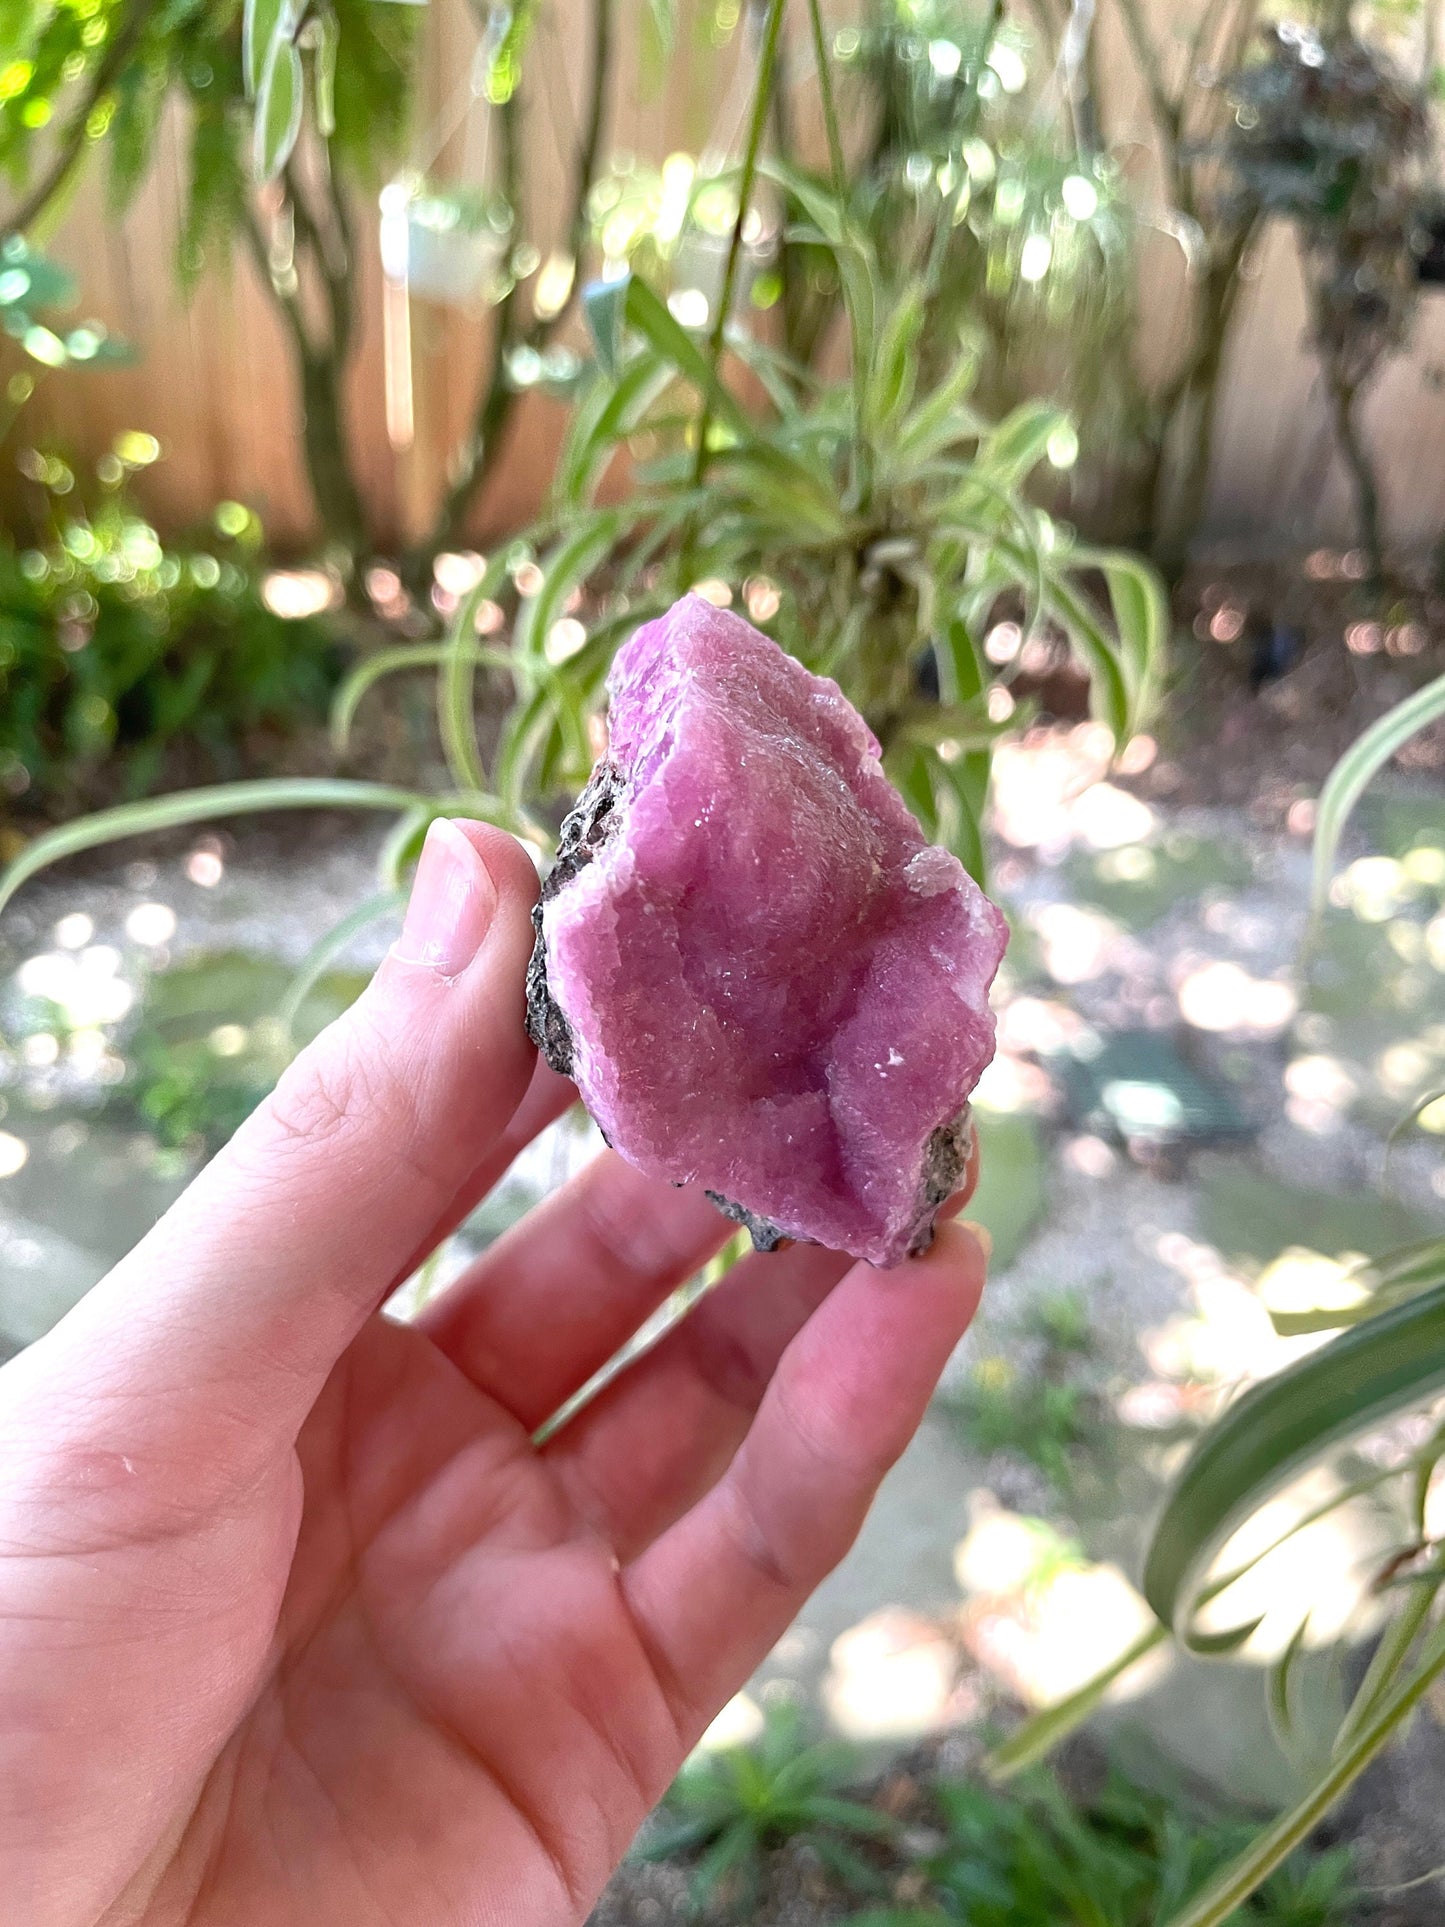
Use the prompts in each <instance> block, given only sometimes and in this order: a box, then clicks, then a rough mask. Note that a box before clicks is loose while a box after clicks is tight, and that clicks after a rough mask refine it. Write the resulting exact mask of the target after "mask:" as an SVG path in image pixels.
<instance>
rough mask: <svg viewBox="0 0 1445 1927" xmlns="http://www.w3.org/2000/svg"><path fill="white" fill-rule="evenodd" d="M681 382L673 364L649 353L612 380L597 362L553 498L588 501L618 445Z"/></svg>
mask: <svg viewBox="0 0 1445 1927" xmlns="http://www.w3.org/2000/svg"><path fill="white" fill-rule="evenodd" d="M676 379H677V376H676V373H675V371H674V369H673V368H672V366H671V364H670V363H668V362H665V361H663V360H662V359H661V358H660V357H659V356H657V355H655V354H653V353H652V352H651V351H650V350H643V351H642V352H641V353H639V354H637V355H634V356H633V358H632V360H631V361H629V362H628V364H627V366H626V367H625V368H622V369H620V370H619V371H617V373H616V374H615V376H609V375H608V374H607V373H606V372H604V370H603V369H602V366H601V364H600V362H599V365H598V370H597V374H596V376H595V378H594V379H593V381H592V383H591V384H590V386H589V387H588V388H587V390H586V391H585V393H584V394H583V396H582V399H581V400H580V402H579V403H578V405H577V407H576V408H575V410H574V411H573V415H572V421H571V424H570V426H569V428H568V431H567V439H566V441H565V442H564V443H563V446H562V452H561V454H560V455H559V456H558V458H557V467H556V471H555V473H554V475H553V478H552V494H553V497H554V499H555V500H556V501H557V502H558V503H562V504H567V505H572V504H576V503H581V502H584V501H587V500H588V499H590V497H591V494H592V491H593V490H594V489H595V488H596V486H597V484H598V483H599V482H600V481H601V479H602V475H603V472H604V471H605V469H606V467H607V464H608V462H609V461H610V460H611V459H612V456H613V455H614V454H615V453H616V451H617V448H618V446H619V445H620V444H621V443H622V442H624V441H625V440H626V439H627V437H628V436H629V435H630V434H631V433H632V432H633V431H634V430H635V429H636V427H637V426H638V425H639V423H640V422H641V421H642V420H643V419H644V417H645V416H646V414H647V412H648V410H649V409H650V408H651V407H652V406H653V404H654V403H655V402H657V401H658V400H660V399H661V397H662V395H663V394H664V393H665V391H666V390H667V389H668V388H669V387H670V386H671V385H672V383H673V382H674V381H675V380H676Z"/></svg>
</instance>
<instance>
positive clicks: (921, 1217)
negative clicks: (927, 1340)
mask: <svg viewBox="0 0 1445 1927" xmlns="http://www.w3.org/2000/svg"><path fill="white" fill-rule="evenodd" d="M626 787H627V779H626V778H625V777H624V776H623V774H622V771H621V770H620V769H618V767H617V765H616V764H615V763H612V762H609V761H607V760H606V759H605V758H604V759H603V760H602V761H601V762H599V763H598V764H597V765H596V767H595V768H594V769H593V771H592V774H591V776H589V777H588V779H587V787H586V788H585V789H584V790H583V792H582V794H581V795H580V796H579V797H578V799H577V801H576V803H575V804H574V805H573V807H572V809H571V810H569V811H568V813H567V815H566V816H565V817H564V818H563V821H562V828H561V831H560V833H559V835H558V838H557V855H556V859H555V861H554V862H553V864H552V868H551V869H550V870H549V871H548V872H547V876H546V878H545V880H544V882H543V884H542V891H541V895H540V896H539V897H538V899H537V901H536V903H535V904H534V905H533V906H532V928H533V930H534V931H535V932H536V936H535V938H534V940H533V943H532V955H531V958H530V960H529V961H528V964H527V1035H528V1036H529V1037H530V1038H531V1040H532V1042H533V1043H534V1044H535V1045H536V1046H537V1049H538V1050H539V1051H540V1052H541V1053H542V1056H543V1057H544V1058H545V1060H546V1061H547V1063H548V1064H549V1065H550V1066H551V1068H552V1069H553V1070H554V1071H557V1072H558V1073H559V1074H560V1075H561V1076H563V1077H570V1076H571V1075H572V1066H573V1063H574V1061H575V1057H576V1045H575V1043H574V1041H573V1037H572V1026H571V1025H570V1024H569V1023H568V1022H567V1019H566V1016H565V1015H564V1014H563V1011H562V1007H561V1005H560V1004H559V1003H558V1002H557V1000H556V999H555V998H554V997H553V995H552V991H551V987H550V986H549V984H548V982H547V944H546V939H545V938H544V936H543V934H542V913H543V911H544V910H545V908H546V906H547V905H548V904H549V903H550V902H551V901H552V899H553V897H555V896H557V895H558V894H559V893H560V892H561V891H562V890H565V889H566V887H567V885H568V884H569V883H571V882H572V880H573V878H574V877H576V876H579V875H580V874H581V872H582V871H583V870H585V869H586V868H587V866H588V864H589V863H591V862H592V860H593V858H594V857H596V856H597V855H599V854H600V852H601V851H603V850H605V849H606V847H607V845H608V843H609V842H610V841H611V840H612V838H613V837H614V836H615V835H616V833H617V831H618V829H619V828H620V819H619V816H618V814H617V803H618V801H619V799H620V798H621V796H622V794H623V791H624V790H625V789H626ZM604 1136H605V1133H604ZM972 1142H973V1118H972V1113H971V1110H970V1107H969V1106H968V1105H967V1104H965V1105H964V1107H963V1109H962V1110H961V1111H960V1112H959V1114H958V1116H957V1117H956V1118H954V1119H953V1121H952V1123H949V1124H940V1125H939V1127H938V1129H937V1130H936V1131H934V1132H933V1134H932V1136H931V1137H930V1138H929V1140H928V1143H927V1146H926V1147H925V1149H924V1153H923V1180H922V1183H921V1184H920V1186H919V1190H918V1204H917V1208H916V1209H915V1211H914V1216H913V1227H914V1228H913V1235H912V1237H911V1238H910V1239H909V1241H908V1255H909V1257H910V1258H916V1257H918V1256H919V1255H920V1254H921V1253H923V1252H925V1251H927V1249H928V1247H929V1246H930V1245H931V1244H932V1243H933V1227H934V1220H935V1219H936V1218H937V1216H938V1208H939V1206H940V1205H941V1204H942V1203H943V1202H944V1200H945V1199H946V1198H949V1197H951V1196H952V1195H953V1193H954V1191H955V1190H956V1189H957V1187H958V1181H959V1179H960V1178H961V1177H962V1176H963V1173H964V1170H965V1168H966V1166H967V1164H968V1156H969V1149H970V1146H971V1145H972ZM707 1196H708V1197H709V1198H710V1199H711V1200H712V1202H713V1203H714V1204H715V1205H716V1206H717V1208H718V1210H719V1211H721V1212H722V1214H723V1216H724V1217H725V1218H730V1219H731V1220H732V1221H733V1223H734V1224H740V1225H742V1226H743V1227H744V1229H745V1230H746V1231H747V1233H748V1236H749V1237H750V1238H751V1239H752V1241H753V1249H754V1250H755V1251H776V1250H778V1249H779V1247H780V1246H782V1245H786V1244H791V1243H793V1242H804V1243H811V1242H813V1241H812V1240H795V1238H794V1234H793V1233H791V1232H787V1231H784V1230H783V1228H782V1226H781V1225H777V1224H774V1223H773V1221H772V1219H771V1218H765V1217H762V1216H761V1215H760V1214H759V1213H758V1212H756V1211H749V1210H748V1208H747V1206H746V1205H744V1204H734V1202H733V1201H732V1199H731V1198H725V1197H724V1196H723V1195H722V1193H721V1192H720V1191H709V1192H708V1193H707Z"/></svg>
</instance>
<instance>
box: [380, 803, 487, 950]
mask: <svg viewBox="0 0 1445 1927" xmlns="http://www.w3.org/2000/svg"><path fill="white" fill-rule="evenodd" d="M496 907H497V886H496V885H495V884H494V883H493V882H492V878H491V872H490V871H489V870H488V869H487V866H486V864H485V863H484V862H483V861H482V858H481V854H480V852H479V851H478V850H477V849H476V848H475V847H474V846H473V844H472V843H471V842H470V841H469V840H468V838H467V836H466V834H465V833H464V831H462V830H461V829H460V828H459V827H458V825H457V824H456V823H453V822H452V821H451V820H450V819H449V818H447V817H444V816H439V817H438V818H437V819H436V821H435V822H434V823H433V824H432V826H431V828H430V829H429V830H428V831H427V833H426V841H425V843H423V845H422V849H421V859H420V861H419V862H418V864H417V866H416V879H415V881H414V882H413V884H412V886H411V901H410V902H409V903H408V904H407V906H406V921H405V923H403V925H402V929H401V935H400V936H399V937H398V938H397V940H396V945H395V954H396V956H398V957H400V958H401V960H402V961H403V963H414V964H425V965H427V967H428V968H429V969H432V970H435V971H436V972H438V974H439V975H441V976H443V977H455V976H458V975H459V974H460V973H461V972H462V971H463V970H465V969H466V967H467V965H468V964H469V963H470V962H471V960H472V958H473V957H475V956H476V954H477V951H478V950H479V949H480V948H481V943H482V939H483V937H485V936H486V934H487V930H488V927H489V925H490V924H491V921H492V912H493V911H494V910H495V909H496Z"/></svg>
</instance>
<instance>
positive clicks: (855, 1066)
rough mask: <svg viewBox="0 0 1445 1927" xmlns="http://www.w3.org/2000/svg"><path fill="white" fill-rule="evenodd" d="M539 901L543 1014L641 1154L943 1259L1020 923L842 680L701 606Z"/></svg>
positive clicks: (667, 627) (654, 674)
mask: <svg viewBox="0 0 1445 1927" xmlns="http://www.w3.org/2000/svg"><path fill="white" fill-rule="evenodd" d="M608 689H609V692H610V696H611V708H610V712H609V731H610V742H609V747H608V751H607V753H606V755H605V756H604V757H603V758H602V759H601V760H600V761H599V762H598V764H597V766H596V768H595V769H594V771H593V773H592V777H591V780H590V781H589V783H588V785H587V788H586V789H585V790H584V792H583V794H582V796H581V798H580V799H579V801H578V803H577V806H576V808H575V809H574V810H573V811H572V813H571V815H570V816H568V818H567V820H566V822H565V823H564V824H563V826H562V836H561V843H560V847H559V850H558V856H557V862H556V864H555V866H554V868H553V870H552V872H551V874H550V876H549V877H548V879H547V882H546V884H545V885H544V887H543V891H542V900H541V902H540V903H539V904H538V906H537V911H536V924H537V942H536V948H535V950H534V953H533V957H532V965H531V969H530V971H529V974H528V984H527V990H528V1019H527V1021H528V1028H529V1030H530V1031H531V1034H532V1036H533V1038H534V1039H535V1041H536V1043H537V1044H538V1046H539V1047H540V1049H541V1050H542V1052H543V1053H544V1055H545V1056H546V1058H547V1060H548V1062H549V1063H551V1064H552V1065H553V1067H554V1068H555V1069H557V1070H559V1071H562V1072H564V1073H565V1074H567V1075H568V1076H571V1077H572V1078H574V1079H575V1080H576V1083H577V1087H578V1089H579V1091H580V1092H581V1094H582V1097H583V1100H584V1102H585V1103H586V1105H587V1108H588V1110H589V1111H591V1113H592V1115H593V1117H594V1118H595V1119H596V1121H597V1123H598V1125H599V1127H600V1128H601V1130H602V1132H603V1135H604V1136H605V1137H606V1138H607V1140H608V1142H609V1143H610V1144H612V1145H613V1146H614V1147H615V1149H616V1150H617V1151H619V1152H620V1153H621V1154H622V1156H623V1157H625V1158H627V1159H628V1160H629V1162H630V1163H632V1164H635V1165H636V1166H637V1167H638V1168H639V1169H640V1170H642V1171H646V1172H648V1173H650V1174H651V1175H653V1176H655V1177H659V1178H664V1179H667V1180H669V1181H670V1182H672V1183H674V1184H698V1185H702V1186H704V1187H705V1188H706V1189H707V1191H708V1192H709V1194H710V1195H711V1196H712V1197H713V1199H714V1201H715V1202H716V1203H717V1204H718V1205H719V1206H720V1208H721V1209H722V1210H723V1211H724V1212H726V1213H727V1214H728V1215H729V1216H730V1217H733V1218H735V1219H737V1220H738V1221H739V1222H741V1223H743V1224H746V1225H747V1227H748V1228H749V1230H750V1231H751V1232H752V1235H753V1240H754V1242H755V1244H757V1245H758V1246H759V1248H761V1249H768V1248H771V1247H772V1246H774V1245H776V1244H778V1243H780V1242H781V1241H782V1240H784V1239H788V1238H796V1239H807V1240H810V1241H812V1242H815V1243H818V1244H822V1245H829V1246H832V1247H833V1248H834V1249H836V1250H839V1251H845V1252H849V1253H851V1254H852V1255H853V1256H855V1257H859V1258H866V1259H868V1260H869V1261H870V1262H871V1263H873V1264H875V1265H893V1264H897V1263H898V1262H899V1261H900V1260H901V1259H903V1258H904V1257H906V1256H907V1255H908V1254H910V1253H913V1252H918V1251H922V1250H924V1249H925V1248H926V1247H927V1245H928V1243H929V1242H930V1240H931V1238H932V1236H933V1222H934V1218H935V1215H936V1213H937V1210H938V1207H939V1205H940V1204H941V1203H942V1201H943V1200H944V1198H946V1197H947V1196H948V1195H949V1193H950V1192H951V1191H952V1190H953V1189H954V1188H955V1187H956V1184H957V1181H958V1178H959V1176H960V1174H961V1172H962V1169H963V1165H964V1163H965V1161H966V1157H967V1147H968V1134H969V1130H970V1125H969V1121H968V1108H967V1107H968V1097H969V1093H970V1092H971V1091H972V1090H973V1087H974V1085H975V1084H976V1083H977V1081H978V1078H979V1075H980V1073H981V1072H982V1070H983V1069H984V1066H985V1065H986V1064H987V1063H988V1061H989V1059H990V1058H991V1057H992V1055H993V1048H994V1026H993V1018H992V1016H991V1014H990V1011H989V1008H988V989H989V985H990V983H991V982H992V981H993V976H994V973H995V971H996V970H997V969H998V965H999V961H1000V959H1001V957H1002V956H1003V951H1004V945H1005V943H1006V942H1007V931H1006V927H1005V924H1004V920H1003V918H1002V916H1001V915H1000V914H999V912H998V911H997V910H996V909H995V908H994V906H993V904H991V903H990V902H989V900H988V898H987V897H986V896H985V895H984V894H983V892H982V891H981V890H980V889H979V888H978V886H977V885H976V884H975V883H974V882H973V881H972V879H971V878H970V877H969V876H968V874H967V873H966V872H965V870H964V869H963V866H962V865H961V864H960V863H959V862H958V860H957V859H956V858H955V857H953V856H951V855H950V854H949V853H948V851H946V850H943V849H939V848H937V847H934V846H930V845H929V844H927V843H926V842H925V841H924V839H923V835H922V833H921V831H920V830H919V827H918V824H917V822H916V821H915V820H914V818H913V816H912V815H911V814H910V813H909V811H908V809H907V807H906V806H905V804H904V802H903V800H902V798H901V797H900V796H899V795H898V793H897V791H896V790H895V789H894V788H893V786H892V785H891V784H890V783H889V781H888V779H887V778H886V777H885V776H884V774H883V770H882V767H881V765H880V763H879V751H878V744H877V742H876V740H875V739H874V737H873V734H872V732H871V731H870V730H869V728H868V726H867V724H866V723H865V722H864V721H863V718H862V717H861V716H860V715H859V714H858V712H857V711H856V710H855V709H854V708H853V706H852V705H851V703H849V702H848V701H847V699H846V698H845V697H844V695H843V694H842V692H841V690H840V689H839V688H838V686H837V684H836V683H833V682H830V681H828V680H827V679H826V678H823V677H820V676H814V675H810V674H809V672H808V671H807V670H806V669H804V668H803V667H802V666H801V664H799V663H798V662H796V661H795V660H794V659H793V658H792V657H790V656H787V655H785V654H784V653H783V651H782V650H781V649H779V648H778V647H777V645H776V644H775V643H773V642H770V641H769V640H768V638H767V637H766V636H763V635H760V634H759V633H758V631H757V630H756V629H754V628H752V627H751V626H750V625H749V624H748V623H746V622H744V621H742V620H741V618H740V617H738V616H735V615H733V614H731V613H729V612H728V611H726V610H721V609H716V608H714V607H713V606H712V604H711V603H708V602H704V601H702V600H701V599H700V598H698V597H696V596H688V597H686V598H685V599H684V600H683V601H681V602H679V603H677V604H676V605H675V606H674V607H673V608H672V609H671V610H669V612H668V613H667V614H666V615H665V616H663V617H661V618H660V619H659V620H658V621H656V622H650V623H648V624H646V625H645V626H644V627H642V628H640V629H639V630H638V631H637V633H636V634H635V635H634V636H633V637H632V639H631V640H630V641H629V642H628V643H627V644H626V645H625V646H624V647H623V649H622V650H621V651H620V652H619V654H618V656H617V659H616V661H615V663H614V665H613V669H612V674H611V676H610V678H609V681H608Z"/></svg>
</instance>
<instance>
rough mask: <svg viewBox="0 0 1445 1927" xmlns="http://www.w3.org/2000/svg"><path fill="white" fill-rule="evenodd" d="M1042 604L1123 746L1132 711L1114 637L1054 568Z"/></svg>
mask: <svg viewBox="0 0 1445 1927" xmlns="http://www.w3.org/2000/svg"><path fill="white" fill-rule="evenodd" d="M999 548H1000V550H1001V551H1002V552H1003V553H1005V554H1012V553H1014V545H1013V544H1011V543H1007V542H1001V543H1000V544H999ZM1017 559H1018V566H1019V568H1020V569H1021V570H1023V569H1026V568H1027V567H1028V566H1029V564H1028V560H1027V558H1026V557H1025V556H1024V555H1023V554H1022V553H1021V552H1020V553H1018V558H1017ZM1043 603H1044V610H1045V612H1046V613H1047V614H1048V615H1051V616H1052V617H1053V618H1054V620H1055V621H1056V622H1057V623H1058V624H1059V626H1060V628H1062V629H1063V630H1064V631H1065V633H1066V634H1067V635H1068V638H1069V641H1070V642H1071V643H1072V644H1073V646H1074V648H1075V649H1076V650H1077V652H1078V654H1079V656H1080V657H1081V658H1082V660H1083V664H1084V667H1085V669H1086V670H1087V671H1088V674H1089V684H1090V704H1091V707H1092V709H1093V711H1094V714H1095V715H1096V716H1097V717H1098V718H1099V720H1100V721H1101V722H1104V723H1107V724H1108V726H1109V728H1110V729H1111V730H1112V731H1113V735H1114V741H1115V742H1116V743H1117V744H1119V745H1121V746H1122V745H1123V744H1124V743H1125V742H1127V740H1128V738H1129V737H1130V736H1131V735H1132V734H1133V719H1134V711H1133V704H1132V702H1131V700H1130V689H1129V679H1128V677H1127V676H1126V675H1125V673H1124V668H1123V665H1122V663H1121V662H1120V660H1119V652H1118V650H1117V648H1116V647H1115V644H1114V639H1113V637H1111V636H1110V634H1109V632H1108V630H1107V629H1106V628H1105V627H1104V625H1103V623H1102V622H1101V621H1100V620H1099V618H1098V616H1097V615H1096V614H1095V613H1094V610H1093V608H1092V607H1091V606H1090V603H1089V601H1088V598H1087V597H1086V596H1085V595H1084V593H1083V591H1082V590H1080V589H1078V588H1077V587H1076V586H1075V585H1074V584H1073V583H1072V582H1070V581H1068V580H1067V579H1066V578H1065V577H1064V576H1063V575H1061V574H1059V573H1057V572H1056V571H1050V572H1049V574H1048V576H1047V577H1046V579H1045V582H1044V590H1043Z"/></svg>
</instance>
